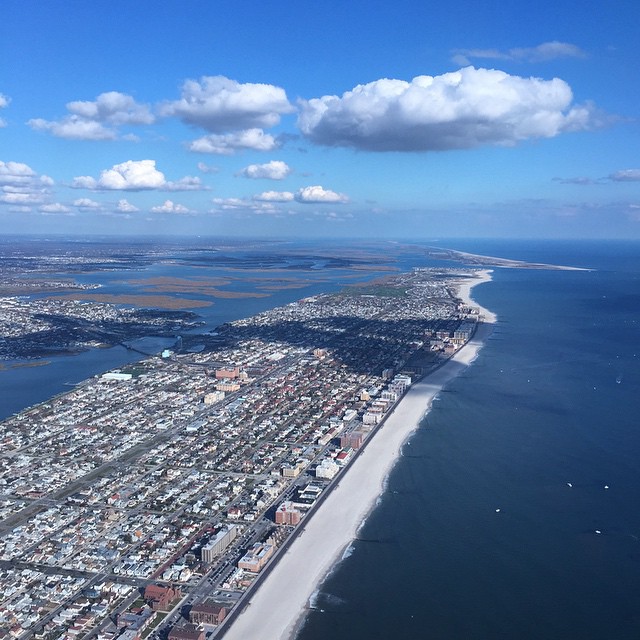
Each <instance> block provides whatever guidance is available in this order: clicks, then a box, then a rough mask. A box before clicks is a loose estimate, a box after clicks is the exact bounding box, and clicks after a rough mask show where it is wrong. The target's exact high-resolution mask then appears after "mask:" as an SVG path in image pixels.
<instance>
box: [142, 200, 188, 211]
mask: <svg viewBox="0 0 640 640" xmlns="http://www.w3.org/2000/svg"><path fill="white" fill-rule="evenodd" d="M151 211H153V213H190V211H189V209H187V207H185V206H184V205H182V204H177V203H176V202H173V201H172V200H165V201H164V203H163V204H161V205H158V206H157V207H151Z"/></svg>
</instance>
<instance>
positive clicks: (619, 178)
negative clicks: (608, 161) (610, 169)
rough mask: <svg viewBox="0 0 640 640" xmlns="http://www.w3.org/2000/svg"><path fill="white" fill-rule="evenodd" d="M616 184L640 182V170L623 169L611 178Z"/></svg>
mask: <svg viewBox="0 0 640 640" xmlns="http://www.w3.org/2000/svg"><path fill="white" fill-rule="evenodd" d="M609 179H610V180H613V181H614V182H640V169H623V170H622V171H616V172H615V173H612V174H611V175H610V176H609Z"/></svg>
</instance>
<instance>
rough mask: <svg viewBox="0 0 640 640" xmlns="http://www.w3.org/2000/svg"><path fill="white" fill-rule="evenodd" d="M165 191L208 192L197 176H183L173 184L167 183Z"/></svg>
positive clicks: (207, 188)
mask: <svg viewBox="0 0 640 640" xmlns="http://www.w3.org/2000/svg"><path fill="white" fill-rule="evenodd" d="M165 189H166V190H167V191H208V190H209V187H205V186H204V185H203V184H202V180H200V178H198V176H185V177H184V178H180V180H176V181H175V182H167V184H166V185H165Z"/></svg>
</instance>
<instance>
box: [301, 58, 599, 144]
mask: <svg viewBox="0 0 640 640" xmlns="http://www.w3.org/2000/svg"><path fill="white" fill-rule="evenodd" d="M572 101H573V95H572V92H571V88H570V87H569V85H568V84H567V83H566V82H564V81H563V80H561V79H559V78H554V79H552V80H543V79H540V78H523V77H519V76H512V75H509V74H507V73H505V72H503V71H498V70H495V69H475V68H474V67H466V68H464V69H460V70H459V71H456V72H452V73H446V74H443V75H441V76H418V77H416V78H414V79H413V80H412V81H411V82H406V81H404V80H393V79H382V80H376V81H374V82H370V83H368V84H363V85H358V86H357V87H355V88H354V89H353V90H351V91H347V92H346V93H344V94H343V95H342V97H339V96H323V97H321V98H314V99H311V100H306V101H301V103H300V109H301V112H300V115H299V118H298V126H299V128H300V130H301V131H302V133H303V134H304V135H305V136H306V137H307V138H308V139H310V140H311V141H313V142H315V143H317V144H322V145H327V146H342V147H353V148H356V149H364V150H369V151H440V150H446V149H469V148H474V147H479V146H483V145H514V144H516V143H518V142H519V141H522V140H527V139H531V138H551V137H554V136H556V135H558V134H560V133H562V132H565V131H572V130H580V129H586V128H589V127H590V126H592V120H593V117H592V109H591V108H590V107H589V106H572Z"/></svg>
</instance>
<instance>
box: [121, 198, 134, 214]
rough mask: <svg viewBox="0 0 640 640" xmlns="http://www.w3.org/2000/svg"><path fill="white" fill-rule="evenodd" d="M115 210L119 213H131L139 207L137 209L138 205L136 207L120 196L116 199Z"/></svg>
mask: <svg viewBox="0 0 640 640" xmlns="http://www.w3.org/2000/svg"><path fill="white" fill-rule="evenodd" d="M116 211H118V212H120V213H133V212H135V211H140V209H138V207H136V206H135V205H133V204H131V203H130V202H129V201H128V200H125V199H124V198H122V199H121V200H118V204H117V205H116Z"/></svg>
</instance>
